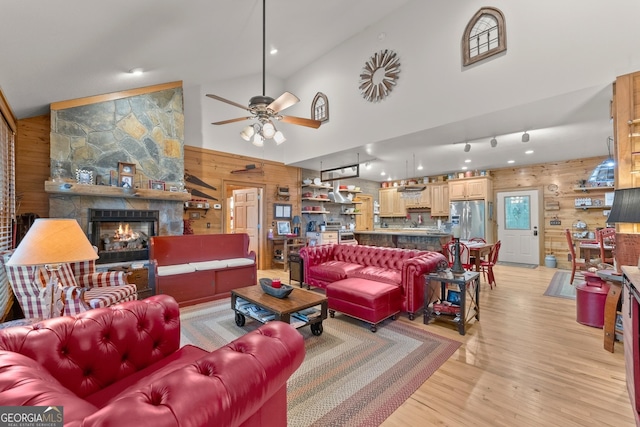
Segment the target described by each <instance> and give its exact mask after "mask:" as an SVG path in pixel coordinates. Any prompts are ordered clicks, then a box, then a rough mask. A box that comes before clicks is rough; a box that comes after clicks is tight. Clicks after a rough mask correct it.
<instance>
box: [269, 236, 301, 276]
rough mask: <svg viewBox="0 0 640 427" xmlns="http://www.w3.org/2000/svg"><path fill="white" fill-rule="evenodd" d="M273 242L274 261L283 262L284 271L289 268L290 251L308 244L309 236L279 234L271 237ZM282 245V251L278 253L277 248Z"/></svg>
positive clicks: (295, 250)
mask: <svg viewBox="0 0 640 427" xmlns="http://www.w3.org/2000/svg"><path fill="white" fill-rule="evenodd" d="M269 241H270V242H271V244H272V254H273V256H272V258H271V259H272V261H273V263H275V264H282V266H283V268H284V271H288V270H289V253H290V252H297V251H298V249H300V248H301V247H302V246H307V238H306V237H299V236H277V237H273V238H272V239H269ZM279 246H282V253H281V254H280V255H276V248H277V247H279Z"/></svg>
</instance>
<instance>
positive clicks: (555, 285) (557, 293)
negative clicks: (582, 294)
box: [544, 271, 584, 299]
mask: <svg viewBox="0 0 640 427" xmlns="http://www.w3.org/2000/svg"><path fill="white" fill-rule="evenodd" d="M569 279H571V272H570V271H556V272H555V273H554V274H553V277H552V278H551V282H549V286H548V287H547V290H546V291H544V295H546V296H548V297H558V298H568V299H576V287H575V285H577V284H578V283H580V282H584V276H582V274H581V273H580V272H579V271H576V274H575V277H574V278H573V284H571V283H569Z"/></svg>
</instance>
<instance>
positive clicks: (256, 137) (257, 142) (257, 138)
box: [251, 133, 264, 147]
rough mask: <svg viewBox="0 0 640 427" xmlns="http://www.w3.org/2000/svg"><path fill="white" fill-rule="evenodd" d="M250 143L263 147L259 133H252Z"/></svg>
mask: <svg viewBox="0 0 640 427" xmlns="http://www.w3.org/2000/svg"><path fill="white" fill-rule="evenodd" d="M251 143H252V144H253V145H255V146H256V147H264V138H263V137H262V135H260V134H259V133H256V134H255V135H253V139H252V140H251Z"/></svg>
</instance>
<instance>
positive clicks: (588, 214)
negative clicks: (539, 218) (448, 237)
mask: <svg viewBox="0 0 640 427" xmlns="http://www.w3.org/2000/svg"><path fill="white" fill-rule="evenodd" d="M605 159H606V156H604V157H592V158H587V159H581V160H568V161H563V162H554V163H544V164H539V165H532V166H522V167H517V168H504V169H497V170H494V171H491V175H492V176H493V177H494V179H493V189H494V199H495V194H496V193H497V192H499V191H513V190H525V189H526V190H529V189H542V190H543V194H544V200H542V201H541V202H542V210H543V212H544V221H543V224H540V230H541V234H542V235H543V238H544V248H545V253H546V254H549V253H553V254H554V255H555V256H556V259H557V261H558V267H559V268H570V267H571V263H570V262H569V259H568V255H569V247H568V245H567V240H566V237H565V235H564V230H565V229H566V228H569V229H570V230H571V229H572V225H573V224H574V223H575V222H576V221H578V220H582V221H584V222H586V223H587V226H588V229H589V231H595V230H596V228H597V227H604V226H605V225H606V219H607V217H606V216H604V215H603V209H587V210H583V209H576V208H575V199H576V198H577V197H591V198H592V199H601V200H603V199H604V193H605V192H607V191H613V190H612V189H611V188H606V187H604V188H603V189H602V191H600V190H597V191H590V192H588V193H583V192H581V191H575V190H574V188H575V187H576V186H577V185H578V181H579V180H586V179H588V178H589V176H590V175H591V172H593V170H594V169H595V167H596V166H598V165H599V164H600V163H601V162H602V161H603V160H605ZM550 184H555V185H557V186H558V189H557V190H555V191H551V190H549V185H550ZM547 202H558V204H559V207H560V208H559V209H558V210H555V209H554V210H551V209H545V205H546V204H547ZM556 217H557V219H559V220H560V221H561V225H550V224H549V221H551V220H552V219H555V218H556ZM496 237H497V236H496ZM543 258H544V257H543ZM541 261H544V259H541Z"/></svg>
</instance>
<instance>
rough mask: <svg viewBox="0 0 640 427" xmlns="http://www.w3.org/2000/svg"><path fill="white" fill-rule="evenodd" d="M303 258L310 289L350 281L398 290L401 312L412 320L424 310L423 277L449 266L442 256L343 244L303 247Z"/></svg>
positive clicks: (301, 252) (305, 278)
mask: <svg viewBox="0 0 640 427" xmlns="http://www.w3.org/2000/svg"><path fill="white" fill-rule="evenodd" d="M300 258H302V260H303V269H304V281H305V283H307V284H309V285H311V286H317V287H320V288H326V287H327V286H328V285H329V284H331V283H333V282H337V281H341V280H344V279H347V278H360V279H366V280H371V281H377V282H382V283H386V284H391V285H397V286H399V287H400V288H401V300H402V304H401V309H402V311H406V312H407V314H408V316H409V319H411V320H413V319H414V318H415V314H416V313H417V312H419V311H420V310H422V308H423V302H424V275H425V274H428V273H431V272H434V271H436V269H437V268H438V264H439V263H446V258H445V257H444V255H442V254H441V253H440V252H431V251H418V250H415V249H399V248H387V247H378V246H366V245H340V244H336V245H321V246H306V247H303V248H301V249H300ZM443 265H444V264H443ZM330 308H331V307H330Z"/></svg>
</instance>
